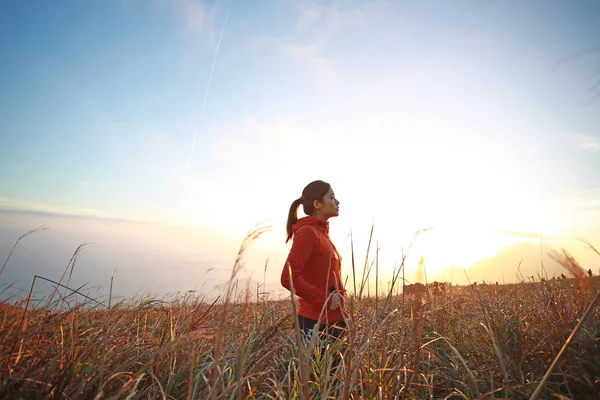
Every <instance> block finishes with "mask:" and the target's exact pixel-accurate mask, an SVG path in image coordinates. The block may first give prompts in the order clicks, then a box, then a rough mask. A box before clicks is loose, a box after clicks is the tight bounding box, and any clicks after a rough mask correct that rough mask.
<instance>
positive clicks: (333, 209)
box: [315, 188, 340, 218]
mask: <svg viewBox="0 0 600 400" xmlns="http://www.w3.org/2000/svg"><path fill="white" fill-rule="evenodd" d="M315 205H316V204H315ZM317 209H319V211H320V212H321V215H322V216H323V217H325V218H331V217H337V216H338V215H339V214H340V202H339V201H338V200H337V199H336V198H335V193H334V192H333V189H332V188H329V191H328V192H327V193H326V194H325V196H323V201H322V202H318V208H317Z"/></svg>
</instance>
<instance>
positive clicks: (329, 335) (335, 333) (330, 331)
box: [298, 315, 346, 340]
mask: <svg viewBox="0 0 600 400" xmlns="http://www.w3.org/2000/svg"><path fill="white" fill-rule="evenodd" d="M298 323H299V324H300V330H301V331H302V333H304V335H305V336H306V337H308V338H310V337H311V336H312V334H313V329H314V327H315V325H316V324H317V321H315V320H314V319H310V318H306V317H303V316H302V315H298ZM345 328H346V324H345V323H344V321H338V322H333V323H331V324H327V325H326V324H321V325H319V334H320V335H321V336H322V337H323V338H324V339H329V340H331V339H333V340H338V339H342V338H343V336H344V333H345Z"/></svg>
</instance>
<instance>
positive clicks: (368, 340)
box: [0, 246, 600, 399]
mask: <svg viewBox="0 0 600 400" xmlns="http://www.w3.org/2000/svg"><path fill="white" fill-rule="evenodd" d="M243 250H244V246H242V249H241V250H240V254H238V261H239V260H240V257H241V255H242V253H243ZM563 262H564V263H565V268H566V269H565V273H569V279H559V280H542V281H535V282H534V281H529V282H525V281H524V282H522V283H519V284H507V285H496V284H493V285H485V284H479V285H471V286H462V287H460V286H449V287H447V288H446V290H445V292H444V291H442V292H439V293H433V292H432V291H429V290H426V291H420V292H417V293H411V294H406V293H405V294H404V295H403V294H402V293H400V294H399V295H396V290H395V289H393V290H392V291H391V292H390V293H387V294H382V295H381V296H377V297H370V298H366V297H362V298H358V297H355V296H353V295H351V296H349V298H348V299H347V302H348V307H349V309H350V311H351V317H350V320H349V327H348V332H347V336H346V339H345V340H344V341H343V342H337V343H331V344H330V346H329V347H328V348H327V350H326V352H325V353H324V354H316V355H315V356H311V355H309V354H308V353H309V352H310V350H311V349H312V350H313V351H314V352H316V353H318V349H320V346H318V345H316V344H315V341H314V340H313V341H311V342H304V341H303V340H302V339H300V336H299V332H298V331H297V330H296V329H295V328H294V327H293V315H294V306H293V303H292V301H291V300H277V301H275V300H268V299H260V300H259V301H258V302H257V301H256V299H253V301H250V299H249V298H245V299H240V298H239V297H238V298H236V297H235V296H233V295H229V296H228V298H227V299H223V300H221V301H217V302H215V303H212V304H211V303H208V302H205V301H203V299H202V298H199V297H193V296H192V295H191V294H188V295H187V296H184V297H181V298H179V299H173V300H172V301H170V302H169V303H164V302H160V301H157V300H153V299H141V300H137V301H133V300H130V301H128V302H121V303H119V304H116V305H114V304H113V305H110V307H104V308H100V307H99V306H98V305H95V304H94V303H90V302H89V301H86V302H85V303H83V304H79V305H74V304H73V302H72V301H71V302H70V304H71V305H70V306H69V307H65V306H64V304H67V302H68V301H69V300H68V299H62V300H61V296H64V293H66V292H64V293H63V291H61V290H58V291H57V292H56V296H57V297H56V300H57V301H54V302H53V303H52V304H61V303H62V304H63V306H62V307H50V306H47V307H38V308H33V307H32V306H31V305H29V306H28V307H26V300H24V301H22V302H20V303H18V304H16V305H8V304H2V306H1V309H0V321H1V323H0V339H1V340H2V347H1V351H0V397H2V398H29V399H41V398H69V399H78V398H84V399H96V398H97V399H100V398H103V399H104V398H106V399H125V398H127V399H137V398H140V399H142V398H143V399H147V398H152V399H154V398H156V399H190V398H195V399H209V398H218V399H230V398H236V399H251V398H257V399H258V398H269V399H293V398H354V399H400V398H419V399H421V398H423V399H425V398H429V399H437V398H469V399H471V398H511V399H520V398H530V397H531V396H532V394H533V393H534V391H535V390H536V388H537V387H538V386H539V384H540V382H541V381H542V379H543V378H544V376H545V375H546V373H547V372H548V370H549V367H550V365H551V364H552V363H553V361H554V360H556V359H557V356H558V355H559V353H560V352H561V349H562V348H563V347H564V352H562V354H560V356H559V357H558V359H557V363H556V367H555V368H554V369H553V370H552V371H551V373H549V374H548V375H547V381H545V382H544V384H543V385H542V387H541V392H539V393H536V396H539V397H537V398H561V396H564V397H563V398H572V399H585V398H598V397H596V396H598V394H600V307H599V306H598V304H596V305H595V306H592V302H593V301H594V298H595V299H596V301H597V296H596V293H597V291H598V289H600V278H598V277H587V276H585V274H584V273H583V271H582V270H577V268H580V267H578V266H577V264H576V263H575V261H574V260H572V259H569V258H568V257H567V256H564V259H563ZM237 265H238V263H237V262H236V266H237ZM236 268H237V267H234V273H233V276H234V275H235V272H236V271H235V269H236ZM350 292H352V290H350ZM594 296H596V297H594ZM578 323H579V325H578ZM576 328H577V331H576V332H575V334H574V335H573V337H572V338H570V335H571V334H572V333H573V332H574V330H575V329H576ZM565 343H567V345H566V346H565ZM338 352H339V354H342V357H343V358H342V362H341V365H340V368H339V369H338V370H337V371H335V372H334V371H333V370H332V369H331V363H332V359H333V357H332V356H333V355H334V353H338ZM311 354H312V353H311ZM311 370H312V373H311Z"/></svg>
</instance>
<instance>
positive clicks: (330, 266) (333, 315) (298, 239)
mask: <svg viewBox="0 0 600 400" xmlns="http://www.w3.org/2000/svg"><path fill="white" fill-rule="evenodd" d="M292 230H293V233H294V237H293V242H292V248H291V250H290V254H289V255H288V257H287V260H286V262H285V265H284V267H283V271H282V273H281V284H282V285H283V287H285V288H286V289H288V290H292V285H290V279H289V270H288V269H291V275H292V282H291V283H292V284H293V291H294V294H296V295H297V296H298V297H299V298H300V299H299V301H300V307H299V308H298V315H301V316H303V317H306V318H310V319H312V320H316V321H320V322H321V323H332V322H337V321H341V320H343V316H342V313H344V314H345V315H348V311H347V310H346V309H345V304H344V303H343V302H342V307H341V309H340V308H338V309H337V310H334V311H330V310H329V305H330V304H331V297H330V296H329V295H330V294H331V293H332V292H333V291H335V290H337V291H339V292H341V294H342V295H344V294H345V293H346V291H345V290H344V287H343V284H342V279H341V262H342V258H341V256H340V254H339V253H338V251H337V249H336V248H335V246H334V245H333V243H332V242H331V239H330V238H329V223H328V222H324V221H321V220H319V219H318V218H316V217H313V216H308V217H304V218H300V219H299V220H298V222H296V223H295V224H294V225H293V227H292ZM326 301H327V305H326V306H325V307H324V306H323V305H324V304H325V302H326Z"/></svg>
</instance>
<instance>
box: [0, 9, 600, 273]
mask: <svg viewBox="0 0 600 400" xmlns="http://www.w3.org/2000/svg"><path fill="white" fill-rule="evenodd" d="M229 7H230V12H229V14H228V12H227V10H228V8H229ZM226 17H228V18H227V24H226V25H225V26H224V21H225V19H226ZM598 26H600V4H599V3H598V2H597V1H527V2H517V1H515V2H512V1H511V2H509V1H499V2H492V1H489V2H475V1H453V2H448V1H426V2H411V1H402V2H397V1H380V0H374V1H300V0H297V1H296V0H286V1H266V0H264V1H242V0H234V1H233V2H232V3H230V1H229V0H223V1H200V0H195V1H193V0H180V1H166V0H155V1H134V0H121V1H86V2H81V1H62V2H34V1H4V2H2V4H1V5H0V59H1V60H2V63H0V89H1V90H0V93H2V95H1V96H0V141H1V142H0V143H1V146H0V182H2V184H1V185H0V208H3V209H10V210H30V211H43V212H54V213H62V214H74V215H80V216H81V215H85V216H89V215H92V216H95V217H100V218H106V217H117V218H122V219H131V220H136V221H156V222H161V223H168V224H178V225H187V226H192V227H194V228H196V229H199V230H204V231H219V232H220V233H223V234H226V235H230V236H231V238H234V239H232V240H238V239H239V238H240V237H241V236H243V233H245V232H246V230H247V229H248V228H249V227H250V226H252V225H253V224H254V223H255V222H257V221H260V220H263V219H264V218H270V219H271V221H272V223H273V225H274V233H275V234H274V235H273V239H272V241H271V242H270V245H271V246H272V247H271V248H272V249H274V250H273V251H276V252H279V253H284V252H285V248H284V246H283V245H282V238H283V226H284V222H285V221H284V218H285V216H286V215H287V209H288V207H289V204H290V203H291V201H292V200H293V199H295V198H297V197H298V196H299V194H300V193H301V190H302V188H303V186H304V185H305V184H306V183H308V182H310V181H311V180H314V179H324V180H327V181H329V182H331V183H332V185H333V187H334V189H335V190H336V192H337V193H338V195H339V197H340V200H341V201H342V214H341V216H340V217H339V219H338V221H336V222H335V224H333V226H332V235H333V236H334V239H336V240H337V241H338V242H341V243H344V245H343V246H346V245H347V243H346V242H347V241H346V239H345V238H346V235H347V233H348V232H349V231H350V229H353V230H354V231H355V232H360V234H362V235H363V237H364V236H367V235H368V231H369V227H370V223H371V221H372V220H373V219H374V220H375V221H376V224H377V226H378V228H379V229H378V232H379V234H380V239H381V241H382V242H383V243H387V244H388V248H392V247H393V248H394V250H393V251H391V250H390V252H391V254H390V260H391V259H393V258H394V257H395V256H396V255H397V253H398V251H399V249H400V247H401V246H400V245H399V243H406V241H407V239H408V238H409V237H410V235H411V234H412V233H413V232H414V231H415V230H416V229H419V228H422V227H425V226H435V227H437V228H439V229H438V231H439V232H444V233H441V234H439V235H438V236H437V238H436V239H431V241H430V242H429V243H428V244H427V245H425V244H424V246H425V247H427V246H429V247H428V248H429V253H427V250H426V249H422V251H423V252H424V254H428V255H429V256H430V258H431V259H432V260H435V261H434V263H436V264H437V265H438V266H439V267H442V266H443V265H447V264H450V263H455V262H462V263H467V264H468V263H469V262H473V261H474V260H475V259H477V258H481V257H483V256H485V255H489V254H490V252H493V251H495V250H497V249H498V246H500V243H502V244H504V242H503V241H498V240H496V241H492V240H490V241H487V242H485V241H479V242H478V241H477V240H478V238H480V237H481V235H480V234H478V233H474V232H482V231H485V232H496V231H498V230H503V231H512V232H515V236H516V237H519V236H520V235H521V236H524V237H526V236H527V235H528V234H531V233H534V234H543V235H545V236H548V237H554V238H556V239H557V240H559V239H561V238H572V237H574V236H585V237H587V238H588V239H589V240H592V241H593V240H594V239H596V240H600V232H599V231H598V230H597V227H596V226H597V224H596V223H594V221H597V220H598V217H600V203H599V202H598V200H597V199H598V198H600V178H599V177H598V174H597V171H599V170H600V99H599V98H594V93H598V92H599V89H598V83H599V80H600V36H599V35H598ZM223 27H224V30H223V35H222V40H219V39H220V37H221V30H222V29H223ZM218 45H219V52H218V57H216V59H215V56H216V49H217V46H218ZM215 61H216V62H215ZM214 62H215V64H214V71H213V74H212V79H210V91H209V92H208V93H207V85H208V82H209V78H210V77H211V74H210V72H211V68H212V66H213V63H214ZM594 87H595V88H596V89H595V90H596V92H594V91H593V88H594ZM205 96H206V102H205V103H204V98H205ZM203 104H204V107H203ZM195 137H197V140H196V144H195V146H194V147H193V152H192V144H193V143H194V138H195ZM190 153H191V159H190ZM190 160H191V161H190ZM188 161H190V162H189V163H188ZM449 238H454V239H455V240H454V241H450V242H448V239H449ZM456 238H459V239H456ZM456 240H458V241H456ZM443 243H446V244H443ZM449 249H459V250H456V252H455V255H454V256H453V257H454V258H452V257H450V258H448V257H446V258H444V257H440V256H439V254H441V253H446V254H447V253H448V252H449V251H450V250H449ZM436 257H437V258H436Z"/></svg>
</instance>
